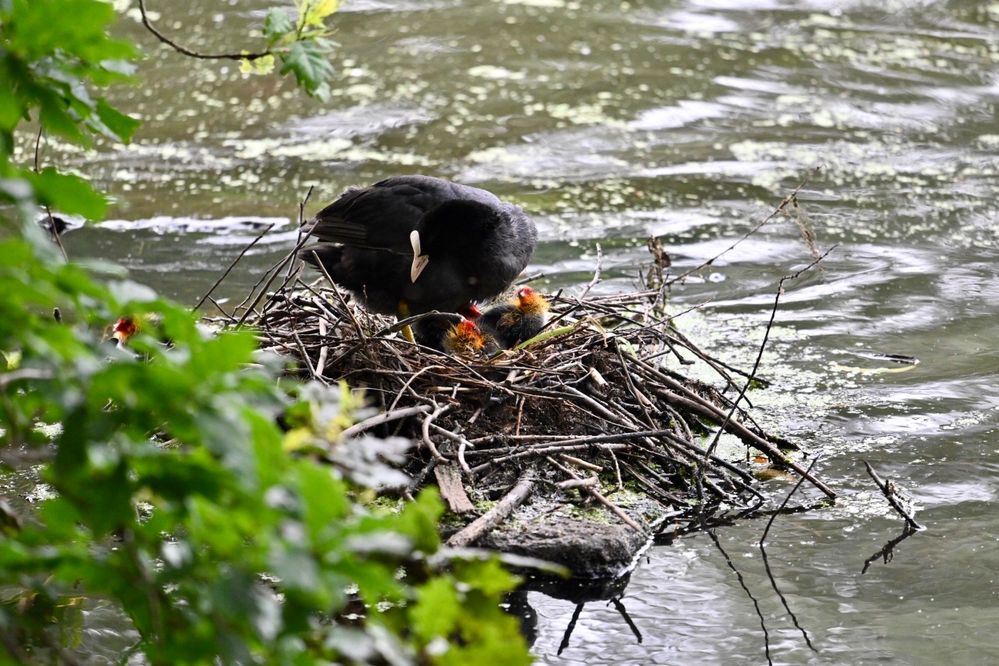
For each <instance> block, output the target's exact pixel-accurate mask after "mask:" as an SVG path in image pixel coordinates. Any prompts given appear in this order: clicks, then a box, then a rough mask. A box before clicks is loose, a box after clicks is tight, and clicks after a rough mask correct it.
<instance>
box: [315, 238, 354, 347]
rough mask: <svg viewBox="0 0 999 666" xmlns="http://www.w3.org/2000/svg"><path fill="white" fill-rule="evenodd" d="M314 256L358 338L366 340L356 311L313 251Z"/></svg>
mask: <svg viewBox="0 0 999 666" xmlns="http://www.w3.org/2000/svg"><path fill="white" fill-rule="evenodd" d="M312 256H314V257H315V258H316V266H318V267H319V270H320V271H322V273H323V277H325V278H326V280H327V281H328V282H329V283H330V290H331V291H332V292H333V293H334V294H336V297H337V300H339V301H340V305H342V306H343V309H344V311H345V312H346V313H347V316H348V317H349V318H350V323H351V324H353V326H354V331H355V332H356V333H357V337H359V338H360V339H361V340H362V341H363V340H366V339H367V337H368V336H366V335H365V334H364V329H363V328H361V322H359V321H357V317H355V316H354V310H353V309H351V308H350V306H348V305H347V300H346V299H345V298H344V297H343V294H341V293H340V290H339V289H338V288H337V286H336V283H335V282H333V278H332V277H330V274H329V273H328V272H327V270H326V266H324V265H323V262H321V261H319V255H318V254H317V253H316V252H314V251H313V253H312Z"/></svg>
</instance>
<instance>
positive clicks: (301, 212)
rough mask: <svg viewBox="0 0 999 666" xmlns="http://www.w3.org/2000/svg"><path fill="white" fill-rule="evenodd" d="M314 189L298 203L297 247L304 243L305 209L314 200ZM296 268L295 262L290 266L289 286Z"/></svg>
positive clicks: (311, 186) (310, 189) (310, 187)
mask: <svg viewBox="0 0 999 666" xmlns="http://www.w3.org/2000/svg"><path fill="white" fill-rule="evenodd" d="M313 189H315V185H309V189H308V190H307V191H306V192H305V196H304V197H302V200H301V201H299V202H298V237H297V238H296V239H295V245H298V244H299V243H301V242H302V229H304V228H305V207H306V206H307V205H308V203H309V199H310V198H312V190H313ZM294 266H295V262H292V263H290V264H288V272H287V273H286V274H285V276H284V277H285V284H287V280H289V279H290V278H291V273H292V271H293V270H294Z"/></svg>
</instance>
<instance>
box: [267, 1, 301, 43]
mask: <svg viewBox="0 0 999 666" xmlns="http://www.w3.org/2000/svg"><path fill="white" fill-rule="evenodd" d="M294 30H295V21H294V19H292V18H291V14H289V13H288V12H286V11H285V10H283V9H272V10H271V11H270V12H269V13H268V14H267V18H265V19H264V37H265V38H266V39H267V43H268V44H269V45H273V44H274V43H275V42H277V41H278V40H280V39H281V38H282V37H284V36H285V35H287V34H289V33H292V32H294Z"/></svg>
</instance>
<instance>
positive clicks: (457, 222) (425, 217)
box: [300, 176, 537, 316]
mask: <svg viewBox="0 0 999 666" xmlns="http://www.w3.org/2000/svg"><path fill="white" fill-rule="evenodd" d="M314 225H315V228H314V231H313V236H314V237H315V238H316V239H318V240H320V241H323V242H321V243H318V244H314V245H311V246H308V247H305V248H303V249H302V250H301V252H300V255H301V257H302V258H303V259H304V260H306V261H307V262H309V263H311V264H313V265H316V266H318V265H319V264H322V266H323V267H324V268H325V269H326V272H328V273H329V275H330V277H331V278H332V279H333V281H334V282H336V283H337V284H339V285H340V286H342V287H344V288H346V289H348V290H350V291H351V292H352V293H353V294H354V295H355V297H356V298H358V299H359V300H360V301H361V302H362V303H363V304H364V305H365V307H367V308H368V309H369V310H372V311H374V312H379V313H382V314H393V315H397V316H408V315H413V314H418V313H421V312H428V311H430V310H440V311H442V312H462V313H464V314H467V315H469V316H475V315H477V314H478V313H477V311H476V309H475V307H474V303H475V302H476V301H483V300H487V299H490V298H493V297H495V296H496V295H498V294H500V293H501V292H502V291H503V290H504V289H506V288H507V287H508V286H509V285H510V283H512V282H513V280H514V278H516V277H517V275H519V274H520V272H521V271H522V270H524V267H525V266H527V262H528V261H530V258H531V255H532V254H533V253H534V247H535V245H536V244H537V230H536V229H535V227H534V222H532V221H531V219H530V218H529V217H528V216H527V215H526V214H525V213H524V211H523V210H521V209H520V208H519V207H517V206H514V205H512V204H507V203H503V202H502V201H500V200H499V199H498V198H497V197H496V196H495V195H493V194H492V193H490V192H487V191H486V190H481V189H479V188H476V187H468V186H467V185H459V184H458V183H452V182H450V181H447V180H442V179H440V178H432V177H430V176H396V177H394V178H388V179H386V180H383V181H381V182H378V183H375V184H374V185H372V186H370V187H364V188H351V189H348V190H347V191H346V192H344V193H343V195H341V197H340V198H339V199H337V200H336V201H334V202H333V203H332V204H330V205H329V206H327V207H326V208H324V209H323V210H322V211H320V212H319V214H318V215H316V218H315V221H314Z"/></svg>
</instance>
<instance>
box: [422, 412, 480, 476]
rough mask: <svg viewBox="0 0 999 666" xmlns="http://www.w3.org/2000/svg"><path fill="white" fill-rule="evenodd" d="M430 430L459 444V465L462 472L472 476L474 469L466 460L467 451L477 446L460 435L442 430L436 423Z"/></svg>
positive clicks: (431, 425) (432, 424)
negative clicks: (468, 448)
mask: <svg viewBox="0 0 999 666" xmlns="http://www.w3.org/2000/svg"><path fill="white" fill-rule="evenodd" d="M430 428H431V430H433V431H434V432H436V433H438V434H440V435H443V436H444V437H447V438H448V439H450V440H452V441H454V442H458V465H459V466H460V467H461V469H462V471H463V472H465V474H468V475H469V476H471V475H472V468H471V467H469V466H468V462H467V461H466V460H465V449H466V448H467V447H469V446H471V447H472V448H473V449H474V448H475V444H472V443H471V442H469V441H468V440H467V439H465V438H464V437H462V436H461V435H459V434H458V433H456V432H451V431H450V430H448V429H446V428H442V427H440V426H439V425H437V424H436V423H431V424H430Z"/></svg>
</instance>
